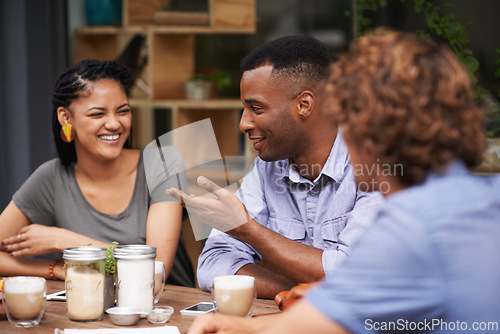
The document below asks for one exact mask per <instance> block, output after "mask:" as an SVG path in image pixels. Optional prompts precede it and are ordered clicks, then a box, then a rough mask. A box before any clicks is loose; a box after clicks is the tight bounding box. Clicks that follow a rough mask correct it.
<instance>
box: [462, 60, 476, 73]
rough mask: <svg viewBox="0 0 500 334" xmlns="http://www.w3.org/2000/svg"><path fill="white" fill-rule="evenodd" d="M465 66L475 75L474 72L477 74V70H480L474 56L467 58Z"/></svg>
mask: <svg viewBox="0 0 500 334" xmlns="http://www.w3.org/2000/svg"><path fill="white" fill-rule="evenodd" d="M464 65H465V67H466V68H467V70H468V71H469V72H470V73H473V72H476V71H477V70H479V62H478V61H477V59H476V58H474V57H472V56H467V57H465V59H464Z"/></svg>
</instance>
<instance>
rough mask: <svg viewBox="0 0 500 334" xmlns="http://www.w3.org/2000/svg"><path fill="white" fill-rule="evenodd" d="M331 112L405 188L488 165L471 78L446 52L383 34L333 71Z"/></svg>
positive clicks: (409, 37) (366, 40) (410, 37)
mask: <svg viewBox="0 0 500 334" xmlns="http://www.w3.org/2000/svg"><path fill="white" fill-rule="evenodd" d="M326 94H327V102H326V103H325V105H326V106H327V109H328V110H327V112H328V113H330V114H331V115H333V116H334V120H335V121H336V122H338V123H339V124H340V125H341V126H342V129H343V132H345V133H346V134H345V136H346V138H347V137H349V138H350V139H351V141H352V142H353V143H354V144H355V143H357V142H358V143H359V142H360V140H369V141H370V142H371V143H372V144H373V148H374V150H375V152H373V154H374V155H375V156H377V157H380V163H386V164H390V165H396V164H399V165H402V166H403V171H402V175H398V177H399V179H400V181H401V182H402V183H403V184H405V185H413V184H417V183H421V182H423V181H424V180H425V178H426V176H427V174H428V173H429V171H430V170H438V171H439V170H442V169H443V167H445V166H446V164H447V163H448V162H450V161H452V160H456V159H458V160H462V161H463V162H464V163H465V164H466V165H467V166H468V167H474V166H477V165H478V164H479V163H481V161H482V159H483V154H484V151H485V148H486V139H485V133H484V128H483V120H484V110H483V109H481V108H479V107H478V106H477V105H476V103H475V101H474V91H473V89H472V84H471V80H470V76H469V74H468V72H467V70H466V69H465V68H464V66H463V65H462V63H461V62H460V60H459V59H458V58H457V56H456V55H455V54H454V53H453V51H451V49H450V48H449V47H447V46H445V45H438V44H436V43H435V42H433V41H432V40H430V39H428V38H424V37H420V36H417V35H415V34H411V33H404V32H396V31H392V30H389V29H382V28H379V29H377V30H375V32H374V33H372V34H369V35H366V36H364V37H361V38H360V39H359V41H358V43H357V48H356V49H355V50H353V52H352V53H351V54H350V55H347V56H344V57H343V58H342V59H341V60H340V61H339V62H337V63H336V64H334V65H332V74H331V77H330V79H329V81H328V84H327V88H326Z"/></svg>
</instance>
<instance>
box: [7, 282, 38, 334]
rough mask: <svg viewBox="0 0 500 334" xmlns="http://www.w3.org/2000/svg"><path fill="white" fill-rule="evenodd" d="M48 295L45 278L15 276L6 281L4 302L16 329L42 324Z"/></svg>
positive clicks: (8, 317) (8, 315) (10, 320)
mask: <svg viewBox="0 0 500 334" xmlns="http://www.w3.org/2000/svg"><path fill="white" fill-rule="evenodd" d="M46 295H47V285H46V282H45V279H44V278H41V277H28V276H15V277H8V278H6V279H4V281H3V293H2V300H3V305H4V307H5V314H6V315H7V319H8V320H9V322H10V323H11V324H12V325H14V326H16V327H33V326H36V325H38V324H40V321H41V319H42V317H43V313H44V312H45V302H46V300H45V297H46Z"/></svg>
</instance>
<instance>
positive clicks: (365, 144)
mask: <svg viewBox="0 0 500 334" xmlns="http://www.w3.org/2000/svg"><path fill="white" fill-rule="evenodd" d="M359 149H360V151H361V154H362V155H363V156H364V157H365V158H367V159H369V160H373V161H375V160H376V159H375V144H374V143H373V140H372V139H370V138H364V139H363V140H362V141H361V145H360V147H359Z"/></svg>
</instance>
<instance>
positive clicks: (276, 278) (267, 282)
mask: <svg viewBox="0 0 500 334" xmlns="http://www.w3.org/2000/svg"><path fill="white" fill-rule="evenodd" d="M237 274H238V275H249V276H253V277H255V284H256V287H257V297H259V298H267V299H273V298H274V297H275V296H276V294H277V293H278V292H281V291H286V290H290V289H291V288H292V287H293V286H294V285H295V284H294V283H293V282H291V281H290V280H288V279H287V278H286V277H285V276H283V275H279V274H276V273H274V272H272V271H271V270H268V269H266V268H264V267H262V266H260V265H257V264H254V263H249V264H246V265H244V266H243V267H241V268H240V270H238V272H237Z"/></svg>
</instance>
